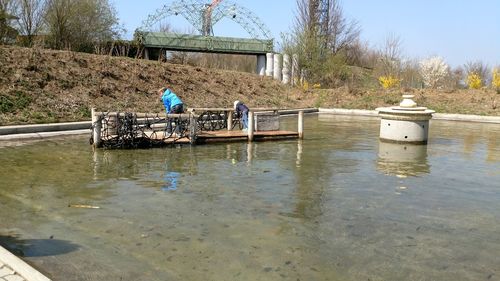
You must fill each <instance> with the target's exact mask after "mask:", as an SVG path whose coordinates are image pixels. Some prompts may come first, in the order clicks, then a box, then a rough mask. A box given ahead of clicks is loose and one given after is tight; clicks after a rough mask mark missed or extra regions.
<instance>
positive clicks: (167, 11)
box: [139, 0, 272, 39]
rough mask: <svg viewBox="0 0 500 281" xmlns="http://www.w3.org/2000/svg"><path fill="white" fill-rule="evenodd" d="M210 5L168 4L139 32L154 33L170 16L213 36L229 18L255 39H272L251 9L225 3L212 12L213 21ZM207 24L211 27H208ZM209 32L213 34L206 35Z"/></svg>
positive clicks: (195, 0) (192, 1) (180, 0)
mask: <svg viewBox="0 0 500 281" xmlns="http://www.w3.org/2000/svg"><path fill="white" fill-rule="evenodd" d="M209 7H210V4H207V3H206V2H204V1H203V0H177V1H174V2H172V3H171V4H166V5H164V6H163V7H162V8H159V9H158V10H156V12H155V13H154V14H151V15H149V16H148V18H147V19H145V20H144V21H143V22H142V26H141V27H140V28H139V31H153V30H152V29H153V27H154V25H155V24H157V23H158V22H159V21H161V20H162V19H164V18H166V17H169V16H178V15H181V16H182V17H184V18H185V19H186V20H187V21H188V22H189V23H190V24H191V25H192V26H193V27H194V28H195V29H196V30H197V31H198V32H199V33H200V34H202V35H205V36H208V35H213V29H212V27H213V26H214V25H216V24H217V23H218V22H219V21H221V20H222V19H223V18H228V19H230V20H232V21H234V22H236V23H238V24H239V25H240V26H241V27H242V28H243V29H245V30H246V31H247V32H248V34H249V35H250V36H251V37H252V38H254V39H272V36H271V32H270V31H269V29H268V28H267V26H266V25H265V24H264V23H263V22H262V21H261V20H260V19H259V18H258V17H257V15H255V14H254V13H253V12H252V11H250V10H249V9H247V8H245V7H243V6H240V5H238V4H236V3H235V2H232V1H224V2H222V3H220V4H218V5H217V6H216V7H215V8H214V9H213V11H210V12H211V14H210V16H211V19H206V15H207V9H209ZM207 24H209V25H210V27H207ZM207 30H209V32H210V33H211V34H206V33H207Z"/></svg>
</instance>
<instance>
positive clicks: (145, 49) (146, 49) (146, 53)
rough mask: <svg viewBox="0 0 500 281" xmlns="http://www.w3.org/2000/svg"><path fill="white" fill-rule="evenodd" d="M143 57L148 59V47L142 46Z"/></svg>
mask: <svg viewBox="0 0 500 281" xmlns="http://www.w3.org/2000/svg"><path fill="white" fill-rule="evenodd" d="M144 59H145V60H149V50H148V48H144Z"/></svg>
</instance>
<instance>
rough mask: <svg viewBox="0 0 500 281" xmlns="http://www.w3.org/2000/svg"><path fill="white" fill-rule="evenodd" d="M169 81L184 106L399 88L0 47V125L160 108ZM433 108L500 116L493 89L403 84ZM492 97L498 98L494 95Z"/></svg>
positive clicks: (365, 105)
mask: <svg viewBox="0 0 500 281" xmlns="http://www.w3.org/2000/svg"><path fill="white" fill-rule="evenodd" d="M163 86H169V87H171V88H172V89H173V90H174V92H176V93H177V94H178V95H179V96H180V97H181V98H182V99H183V100H184V102H185V103H186V104H187V105H188V106H189V107H230V106H231V105H232V103H233V101H234V100H242V101H244V102H245V103H247V104H248V105H250V106H251V107H255V106H259V107H283V108H285V107H286V108H298V107H339V108H360V109H375V108H376V107H379V106H386V105H395V104H397V103H399V101H400V100H401V98H400V94H401V92H402V91H401V90H398V91H394V92H387V91H383V90H380V89H377V88H376V87H375V88H374V89H366V88H359V87H356V85H354V86H351V87H343V88H338V89H332V90H314V91H302V90H299V89H293V88H290V87H288V86H283V85H282V84H281V83H279V82H276V81H274V80H272V79H270V78H264V77H259V76H257V75H254V74H249V73H242V72H233V71H223V70H214V69H205V68H200V67H191V66H184V65H174V64H169V63H160V62H157V61H145V60H134V59H129V58H121V57H108V56H96V55H90V54H83V53H75V52H67V51H53V50H44V49H28V48H19V47H6V46H0V125H10V124H29V123H46V122H63V121H79V120H89V118H90V108H91V107H96V108H97V109H98V110H102V111H106V110H111V111H122V112H123V111H135V112H162V111H163V107H162V104H161V103H160V101H159V97H158V95H157V93H156V90H157V89H158V88H160V87H163ZM409 91H410V92H413V93H415V94H416V95H417V98H416V100H417V102H418V103H419V104H421V105H424V106H427V107H430V108H432V109H435V110H437V111H438V112H448V113H467V114H483V115H500V109H499V108H498V106H497V103H498V102H500V95H498V94H497V93H496V92H495V91H492V90H478V91H468V90H460V91H453V92H442V91H441V92H440V91H427V90H426V91H421V90H409ZM497 101H498V102H497Z"/></svg>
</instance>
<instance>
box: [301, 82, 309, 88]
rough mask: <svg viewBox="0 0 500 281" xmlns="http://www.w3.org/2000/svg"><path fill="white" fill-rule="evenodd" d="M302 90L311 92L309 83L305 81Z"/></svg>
mask: <svg viewBox="0 0 500 281" xmlns="http://www.w3.org/2000/svg"><path fill="white" fill-rule="evenodd" d="M302 89H303V90H304V91H309V82H307V81H305V80H304V82H303V83H302Z"/></svg>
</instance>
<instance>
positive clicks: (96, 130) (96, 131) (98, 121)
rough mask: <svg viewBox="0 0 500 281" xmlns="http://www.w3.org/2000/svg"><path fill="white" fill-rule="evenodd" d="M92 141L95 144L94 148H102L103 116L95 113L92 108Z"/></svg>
mask: <svg viewBox="0 0 500 281" xmlns="http://www.w3.org/2000/svg"><path fill="white" fill-rule="evenodd" d="M91 115H92V128H93V130H92V140H93V142H94V147H101V129H102V114H101V113H99V114H97V112H96V111H95V109H94V108H92V113H91Z"/></svg>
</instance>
